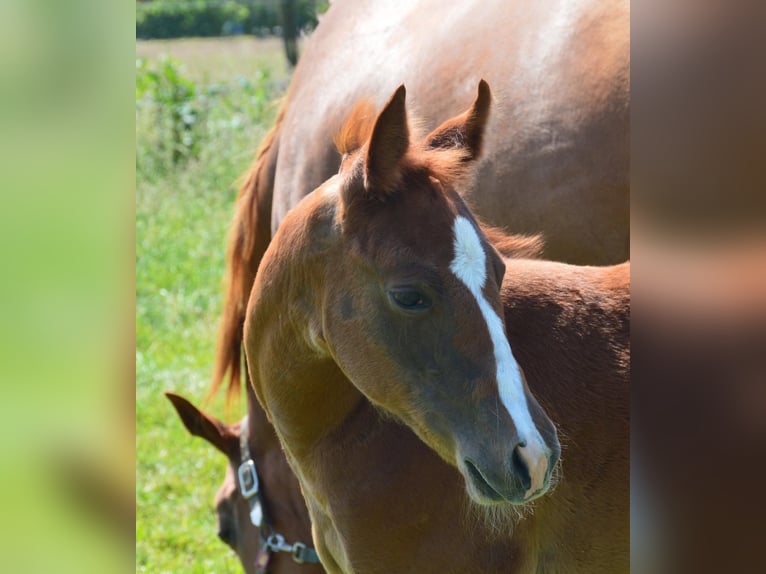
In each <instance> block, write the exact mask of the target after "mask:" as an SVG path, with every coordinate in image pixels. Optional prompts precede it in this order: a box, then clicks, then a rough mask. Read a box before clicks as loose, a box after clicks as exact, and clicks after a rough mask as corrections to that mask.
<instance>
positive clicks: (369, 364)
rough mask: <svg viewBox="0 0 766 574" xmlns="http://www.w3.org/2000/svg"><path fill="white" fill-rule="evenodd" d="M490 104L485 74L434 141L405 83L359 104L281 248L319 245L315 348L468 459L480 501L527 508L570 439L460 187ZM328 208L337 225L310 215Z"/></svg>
mask: <svg viewBox="0 0 766 574" xmlns="http://www.w3.org/2000/svg"><path fill="white" fill-rule="evenodd" d="M490 99H491V97H490V92H489V88H488V86H487V84H486V83H485V82H483V81H482V82H481V83H480V85H479V95H478V97H477V99H476V101H475V102H474V104H473V105H472V106H471V107H470V108H469V109H468V110H467V111H466V112H465V113H463V114H461V115H459V116H457V117H455V118H452V119H450V120H448V121H447V122H445V123H444V124H442V125H441V126H440V127H439V128H437V129H436V130H435V131H434V132H432V133H431V134H430V135H428V136H426V137H425V138H416V137H413V136H412V131H411V127H410V125H409V122H408V120H407V113H406V109H405V89H404V87H403V86H402V87H400V88H399V89H398V90H397V91H396V92H395V93H394V95H393V96H392V97H391V99H390V100H389V101H388V103H387V104H386V105H385V107H384V109H383V110H382V111H381V112H380V114H378V115H377V117H376V116H375V115H373V114H371V113H370V110H369V109H368V108H365V107H357V109H355V111H354V112H353V113H352V115H351V118H350V120H349V122H348V123H347V125H346V126H345V127H344V129H343V131H342V132H341V134H340V135H339V136H338V138H336V144H337V145H338V148H339V151H341V153H343V154H344V157H343V161H342V165H341V169H340V172H339V174H338V175H336V176H335V177H333V178H332V179H330V180H328V181H327V182H326V183H325V184H323V185H322V186H321V187H320V188H319V189H318V190H316V191H315V192H314V194H313V195H314V196H315V197H314V199H311V200H308V203H307V204H306V206H303V207H298V208H296V210H295V213H294V214H293V216H292V217H290V216H288V218H287V219H286V220H285V222H284V223H283V229H281V230H280V232H281V233H282V237H279V236H278V237H277V238H276V239H275V243H277V242H279V241H281V240H285V241H286V242H288V243H290V244H291V246H292V247H291V249H293V248H294V245H295V242H296V241H305V242H308V243H311V244H312V249H314V250H315V251H321V257H317V258H316V259H317V261H321V262H322V265H323V266H324V269H323V273H324V275H323V279H322V281H321V282H319V285H320V287H319V290H321V292H322V293H321V295H319V296H318V297H317V301H320V303H319V306H320V307H321V309H320V310H319V313H320V314H321V316H320V317H319V318H318V319H317V320H316V321H314V324H315V325H318V326H317V327H315V332H313V333H312V334H311V336H310V339H311V340H313V341H315V346H316V348H317V349H319V350H320V351H321V350H323V351H324V352H325V353H326V355H327V356H328V357H332V359H333V360H334V361H335V362H336V363H337V364H338V366H339V367H340V369H341V370H342V371H343V373H344V374H345V375H346V376H347V377H348V379H349V380H350V381H351V383H352V384H353V385H354V386H355V387H356V388H357V389H358V390H359V391H361V393H362V394H364V395H365V396H366V397H367V398H368V399H369V400H370V401H371V402H372V403H373V404H375V405H376V406H377V407H378V408H380V409H381V410H382V411H385V412H387V413H389V414H391V415H393V416H395V417H397V418H398V419H400V420H401V421H403V422H404V423H405V424H406V425H408V426H409V427H410V428H412V429H413V430H414V431H415V432H416V433H417V435H418V436H419V437H420V438H421V439H422V440H423V441H424V442H425V443H427V444H428V445H429V446H430V447H431V448H432V449H434V450H435V451H436V452H437V453H439V455H440V456H441V457H442V458H443V459H444V460H446V461H447V462H448V463H450V464H451V465H453V466H455V467H457V468H458V469H459V470H460V472H461V473H462V474H463V476H464V478H465V481H466V485H467V490H468V493H469V495H470V497H471V498H472V499H473V500H474V501H475V502H478V503H480V504H483V505H495V504H500V503H507V502H510V503H514V504H521V503H525V502H528V501H530V500H532V499H534V498H535V497H537V496H540V495H541V494H543V493H544V492H546V490H547V489H548V487H549V484H550V476H551V471H552V469H553V467H554V466H555V464H556V461H557V459H558V454H559V445H558V441H557V438H556V430H555V427H554V425H553V423H552V422H551V421H550V419H549V418H548V417H547V416H546V414H545V413H544V412H543V410H542V409H541V407H540V405H539V404H538V403H537V401H536V400H535V399H534V397H533V396H532V395H531V394H530V391H529V389H528V388H527V385H526V382H525V379H524V375H523V373H522V371H521V369H520V367H519V365H518V364H517V363H516V361H515V360H514V357H513V354H512V352H511V349H510V347H509V344H508V341H507V339H506V336H505V330H504V324H503V309H502V305H501V301H500V286H501V283H502V279H503V274H504V272H505V266H504V264H503V261H502V259H501V257H500V256H499V255H498V253H497V252H496V250H495V249H494V248H493V246H492V245H491V244H490V243H489V242H488V240H487V238H486V236H485V235H484V233H483V232H482V229H481V227H480V226H479V224H478V223H477V221H476V220H475V219H474V217H473V215H472V214H471V212H470V210H469V209H468V207H467V206H466V204H465V203H464V201H463V199H462V198H461V196H460V194H459V193H458V192H459V191H462V190H463V189H464V188H465V187H466V186H467V185H468V184H469V183H470V176H471V172H472V170H473V163H474V160H475V159H476V158H477V157H478V155H479V153H480V151H481V146H482V139H483V135H484V127H485V124H486V120H487V116H488V112H489V105H490ZM317 198H321V199H317ZM306 209H309V210H313V213H312V214H310V215H309V216H308V218H306V217H305V215H306ZM320 212H321V213H328V212H331V213H332V224H331V225H324V226H322V225H313V224H312V221H318V220H319V219H321V217H320V216H319V215H318V214H319V213H320ZM301 219H302V220H301ZM307 222H308V223H307ZM286 236H290V239H288V237H286ZM269 258H270V257H269V256H268V255H267V260H266V261H268V259H269ZM271 260H272V261H273V260H274V257H273V256H272V257H271ZM270 265H271V263H270V262H269V263H267V265H266V269H267V271H265V273H269V271H268V269H269V267H270ZM306 273H309V272H308V271H304V272H303V275H302V277H304V278H305V277H306V275H305V274H306ZM261 279H264V278H263V277H262V278H261ZM297 280H298V279H297V278H296V281H297ZM251 303H252V301H251Z"/></svg>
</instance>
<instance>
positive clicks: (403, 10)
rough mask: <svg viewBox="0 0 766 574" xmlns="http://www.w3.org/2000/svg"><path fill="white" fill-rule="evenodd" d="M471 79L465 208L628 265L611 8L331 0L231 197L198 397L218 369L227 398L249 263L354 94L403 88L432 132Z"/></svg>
mask: <svg viewBox="0 0 766 574" xmlns="http://www.w3.org/2000/svg"><path fill="white" fill-rule="evenodd" d="M479 78H485V79H486V80H488V82H489V84H490V85H491V86H492V88H493V90H494V92H495V95H496V96H497V98H498V101H499V104H498V105H497V106H496V109H495V112H496V113H495V121H494V122H493V124H492V125H491V126H489V128H488V130H487V134H486V138H485V139H486V141H485V146H484V147H485V149H484V154H483V155H484V161H483V162H482V164H481V166H479V167H478V170H477V174H476V177H477V185H476V186H474V191H473V194H472V198H471V200H472V206H473V208H474V210H475V212H476V213H477V214H478V215H479V216H481V217H482V218H484V219H485V220H486V221H487V222H489V223H491V224H495V225H499V226H501V227H504V228H506V229H508V230H510V231H512V232H514V233H528V234H529V233H542V234H543V235H544V237H545V251H544V256H545V258H546V259H552V260H558V261H565V262H570V263H578V264H609V263H618V262H621V261H624V260H626V259H627V258H628V256H629V152H630V143H629V142H630V130H629V101H630V99H629V98H630V90H629V88H630V86H629V80H630V13H629V3H628V2H627V1H626V0H591V1H589V2H583V1H569V0H567V1H563V0H540V1H538V2H526V1H521V0H464V1H461V2H444V1H442V0H417V1H413V2H392V1H384V0H333V2H332V5H331V6H330V9H329V10H328V11H327V13H326V14H324V15H323V16H322V18H321V22H320V24H319V26H318V27H317V29H316V30H315V32H314V33H313V34H312V35H311V37H310V38H309V40H308V41H307V43H306V46H305V50H304V52H303V55H302V56H301V60H300V62H299V64H298V67H297V68H296V70H295V73H294V75H293V78H292V81H291V84H290V88H289V90H288V93H287V96H286V98H285V102H284V105H283V107H282V109H281V111H280V113H279V115H278V118H277V121H276V125H275V126H274V128H273V129H272V131H271V132H270V133H269V135H268V136H267V137H266V138H265V140H264V141H263V143H262V145H261V148H260V150H259V151H258V153H257V155H256V160H255V162H254V164H253V166H252V168H251V169H250V172H249V174H248V175H247V178H246V180H245V183H244V185H243V187H242V189H241V191H240V196H239V199H238V203H237V211H236V215H235V218H234V222H233V226H232V235H231V239H230V247H229V256H228V267H229V270H228V294H227V297H226V302H225V309H224V317H223V323H222V327H221V336H220V340H219V348H218V354H217V359H216V369H215V374H214V379H213V390H215V389H217V388H218V387H219V386H220V385H221V383H222V381H223V379H224V377H225V376H226V374H227V372H228V374H229V376H230V381H231V384H230V385H229V391H230V392H232V393H233V392H238V391H239V389H240V384H241V383H240V368H241V361H242V349H241V343H242V325H243V323H244V313H245V307H246V305H247V301H248V298H249V296H250V290H251V288H252V284H253V279H254V277H255V273H256V270H257V268H258V264H259V262H260V260H261V257H262V256H263V253H264V251H265V250H266V247H267V246H268V244H269V241H270V240H271V236H272V231H275V230H276V229H277V227H278V226H279V224H280V222H281V221H282V219H283V218H284V217H285V214H286V213H287V212H288V211H289V210H290V209H291V208H292V207H293V206H295V205H296V204H297V203H298V201H299V200H300V199H301V198H302V197H303V196H305V195H307V194H308V193H309V192H311V191H312V190H313V189H315V188H316V187H317V186H319V185H320V184H321V183H322V182H324V181H325V180H326V179H327V178H329V177H330V176H331V175H332V174H334V173H336V172H337V171H338V167H339V158H338V155H337V153H336V151H335V147H334V145H333V142H332V136H333V135H334V134H336V133H338V131H339V130H340V128H341V126H342V125H343V122H344V120H345V119H346V117H347V114H348V110H350V109H351V108H352V106H353V105H354V104H355V103H356V102H357V101H359V100H360V99H362V98H372V99H373V100H374V102H375V103H376V104H377V105H382V104H383V102H384V101H385V99H386V98H388V96H389V95H390V94H391V93H392V91H393V90H394V88H395V87H396V86H397V85H399V84H401V83H405V84H406V85H407V87H408V90H409V94H410V96H409V97H410V100H411V101H412V102H414V104H415V107H416V109H417V110H418V111H419V115H420V116H421V119H422V121H423V127H424V128H426V129H433V128H435V127H436V125H437V124H438V122H439V121H441V119H442V118H445V117H449V116H450V115H451V114H453V113H454V110H458V109H464V108H465V107H466V106H468V105H469V103H470V102H471V100H472V98H473V93H474V89H475V86H476V83H477V82H478V80H479ZM449 135H450V134H448V137H449Z"/></svg>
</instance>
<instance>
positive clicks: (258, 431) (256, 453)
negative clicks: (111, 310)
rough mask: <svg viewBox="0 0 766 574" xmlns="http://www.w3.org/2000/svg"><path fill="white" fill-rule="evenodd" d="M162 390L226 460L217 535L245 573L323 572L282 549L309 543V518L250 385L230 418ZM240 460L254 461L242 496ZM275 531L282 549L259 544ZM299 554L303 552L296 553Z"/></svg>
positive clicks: (194, 431)
mask: <svg viewBox="0 0 766 574" xmlns="http://www.w3.org/2000/svg"><path fill="white" fill-rule="evenodd" d="M165 395H166V396H167V398H168V399H169V400H170V402H171V403H172V404H173V407H174V408H175V410H176V412H177V413H178V416H179V417H180V418H181V421H182V422H183V424H184V426H185V427H186V429H187V430H188V431H189V433H190V434H192V435H193V436H197V437H200V438H203V439H205V440H206V441H207V442H209V443H210V444H211V445H213V446H214V447H215V448H216V449H217V450H219V451H220V452H221V453H223V454H224V455H225V456H226V459H227V460H228V466H227V467H226V478H225V480H224V482H223V484H222V485H221V487H220V489H219V490H218V493H217V494H216V497H215V509H216V514H217V515H218V537H219V538H220V539H221V541H223V542H224V543H225V544H226V545H228V546H229V547H230V548H231V549H232V550H234V552H236V554H237V556H238V557H239V559H240V562H242V568H243V569H244V571H245V573H246V574H262V573H263V572H268V574H321V573H322V572H324V570H323V569H322V566H321V565H319V564H316V563H311V562H303V563H299V562H296V561H295V559H294V558H295V556H294V555H293V554H292V552H289V551H286V550H287V546H292V545H293V544H294V543H295V542H299V543H300V542H301V541H304V542H303V543H302V544H303V545H304V546H305V547H306V548H310V547H311V524H310V522H309V517H308V514H307V512H306V504H305V502H304V501H303V497H302V495H301V492H300V487H299V485H298V482H297V481H296V480H295V476H294V475H293V473H292V471H291V470H290V468H289V466H288V465H287V461H286V460H285V457H284V455H283V454H282V449H281V448H280V446H279V442H278V440H277V437H276V435H275V434H274V429H273V427H272V426H271V425H270V424H269V423H268V421H267V420H266V417H265V415H264V413H263V410H262V409H261V408H260V407H259V406H258V403H257V401H256V399H255V397H254V396H252V395H253V391H252V389H251V388H248V389H247V395H248V416H247V418H246V419H243V420H242V421H240V422H237V423H235V424H226V423H223V422H221V421H219V420H218V419H216V418H215V417H213V416H211V415H209V414H207V413H205V412H203V411H201V410H200V409H198V408H197V407H196V406H194V405H193V404H192V403H191V402H189V401H188V400H187V399H185V398H184V397H182V396H180V395H177V394H175V393H170V392H166V393H165ZM251 436H257V437H258V441H250V438H251ZM243 441H244V442H243ZM243 450H244V451H245V452H244V454H246V456H244V457H243ZM243 461H244V462H245V463H247V461H254V464H253V467H252V469H253V471H255V472H256V475H255V476H256V477H257V480H256V484H255V486H256V489H253V488H251V489H250V491H249V492H248V491H246V493H247V494H248V496H247V498H245V496H243V491H242V488H241V485H240V477H239V475H240V469H241V468H243ZM248 466H249V465H248V464H245V468H248ZM243 478H244V477H243ZM255 506H258V507H259V508H258V511H257V512H258V518H259V520H260V528H259V527H257V526H256V525H255V524H254V523H253V520H252V518H251V514H252V510H253V509H254V508H255ZM261 506H262V508H261ZM256 521H258V520H256ZM275 535H276V536H280V537H282V538H283V539H284V545H283V550H282V551H280V550H278V549H272V548H270V547H268V548H265V547H266V546H268V544H267V541H269V539H270V537H272V536H275ZM299 548H300V546H299ZM305 557H306V556H305V553H304V556H301V557H300V558H301V559H303V558H305Z"/></svg>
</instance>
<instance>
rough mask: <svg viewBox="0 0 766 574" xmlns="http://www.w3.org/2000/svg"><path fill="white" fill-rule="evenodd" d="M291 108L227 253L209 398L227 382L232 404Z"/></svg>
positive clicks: (239, 208) (264, 148)
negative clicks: (282, 136)
mask: <svg viewBox="0 0 766 574" xmlns="http://www.w3.org/2000/svg"><path fill="white" fill-rule="evenodd" d="M284 109H285V105H284V103H283V104H282V107H281V108H280V110H279V112H278V114H277V119H276V122H275V123H274V127H272V128H271V130H269V132H268V133H267V134H266V136H265V137H264V139H263V141H262V142H261V145H260V146H259V148H258V151H257V152H256V154H255V161H254V162H253V165H252V166H251V167H250V170H249V171H248V172H247V174H246V175H245V181H244V184H243V185H242V187H241V188H240V190H239V195H238V196H237V203H236V209H235V212H234V219H233V221H232V225H231V231H230V232H229V240H228V249H227V254H226V260H227V270H226V297H225V299H224V303H223V319H222V321H221V328H220V332H219V335H218V348H217V351H216V359H215V370H214V372H213V383H212V386H211V388H210V393H209V395H208V398H210V397H212V396H213V395H215V394H216V392H217V391H218V390H219V389H220V388H221V386H222V384H223V383H224V379H225V378H226V376H227V374H228V377H229V378H228V382H227V384H226V387H227V388H226V397H227V402H228V401H229V400H231V399H233V398H235V397H238V396H239V392H240V388H241V382H240V381H241V375H242V339H243V327H244V324H245V311H246V309H247V301H248V299H249V297H250V290H251V289H252V287H253V282H254V281H255V273H256V271H257V270H258V265H259V264H260V262H261V259H262V258H263V254H264V253H265V252H266V248H267V247H268V246H269V242H270V241H271V201H272V197H273V192H274V171H275V168H276V160H277V150H278V147H279V144H278V139H279V128H280V124H281V122H282V118H283V117H284Z"/></svg>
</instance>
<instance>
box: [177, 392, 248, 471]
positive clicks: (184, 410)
mask: <svg viewBox="0 0 766 574" xmlns="http://www.w3.org/2000/svg"><path fill="white" fill-rule="evenodd" d="M165 396H166V397H167V398H168V400H170V402H171V403H173V406H174V407H175V409H176V411H177V412H178V416H179V417H181V422H183V423H184V426H185V427H186V430H188V431H189V433H190V434H192V435H194V436H198V437H200V438H204V439H205V440H206V441H208V442H209V443H210V444H212V445H213V446H214V447H215V448H217V449H218V450H220V451H221V452H222V453H223V454H225V455H226V456H228V457H236V458H238V457H239V432H237V428H236V425H227V424H226V423H223V422H221V421H219V420H218V419H216V418H215V417H212V416H210V415H209V414H207V413H205V412H203V411H201V410H199V409H198V408H197V407H195V406H194V405H193V404H191V403H190V402H189V401H187V400H186V399H185V398H183V397H182V396H181V395H177V394H175V393H170V392H166V393H165Z"/></svg>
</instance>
